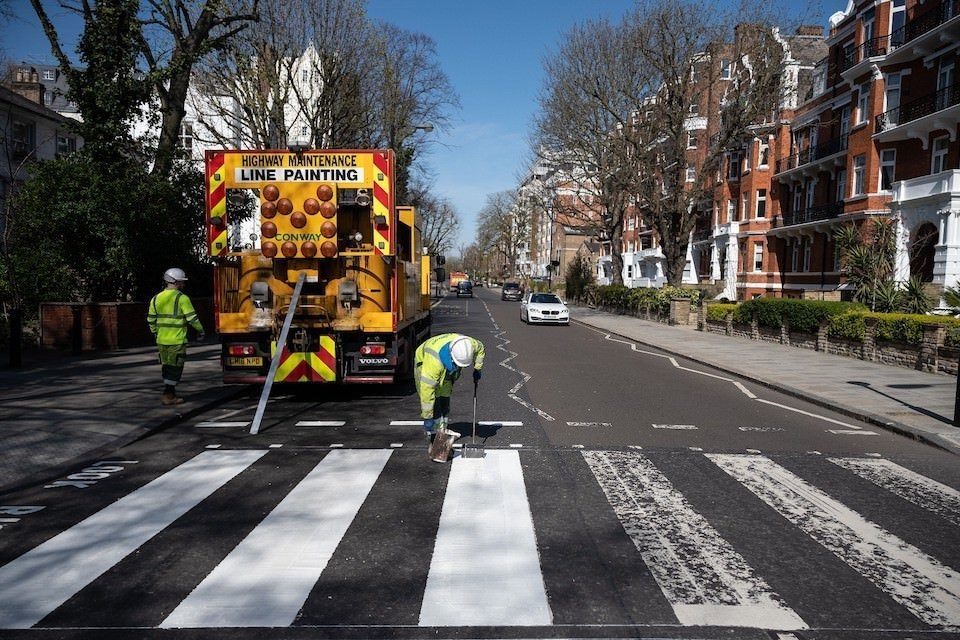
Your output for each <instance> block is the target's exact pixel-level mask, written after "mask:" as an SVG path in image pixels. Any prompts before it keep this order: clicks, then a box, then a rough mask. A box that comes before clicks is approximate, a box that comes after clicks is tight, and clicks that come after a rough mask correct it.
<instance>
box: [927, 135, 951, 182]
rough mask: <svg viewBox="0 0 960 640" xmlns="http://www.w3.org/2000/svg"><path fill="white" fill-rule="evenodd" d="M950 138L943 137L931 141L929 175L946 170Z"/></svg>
mask: <svg viewBox="0 0 960 640" xmlns="http://www.w3.org/2000/svg"><path fill="white" fill-rule="evenodd" d="M949 144H950V138H948V137H947V136H943V137H942V138H936V139H935V140H934V141H933V152H932V155H931V162H930V173H940V172H941V171H946V170H947V153H948V152H949V150H950V149H949V146H948V145H949Z"/></svg>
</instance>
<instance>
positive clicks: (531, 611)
mask: <svg viewBox="0 0 960 640" xmlns="http://www.w3.org/2000/svg"><path fill="white" fill-rule="evenodd" d="M551 623H552V614H551V612H550V605H549V603H548V602H547V593H546V587H545V586H544V583H543V576H542V574H541V571H540V557H539V555H538V553H537V541H536V537H535V535H534V530H533V516H532V515H531V513H530V505H529V503H528V502H527V493H526V488H525V486H524V482H523V471H522V469H521V467H520V454H519V452H517V451H487V453H486V456H485V457H483V458H454V461H453V465H452V467H451V469H450V479H449V481H448V484H447V493H446V496H445V497H444V501H443V509H442V511H441V513H440V528H439V530H438V531H437V539H436V546H435V547H434V550H433V558H432V559H431V561H430V573H429V574H428V576H427V586H426V590H425V591H424V594H423V604H422V608H421V609H420V626H455V627H459V626H517V625H519V626H530V625H549V624H551Z"/></svg>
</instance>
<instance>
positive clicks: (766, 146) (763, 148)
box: [757, 136, 770, 167]
mask: <svg viewBox="0 0 960 640" xmlns="http://www.w3.org/2000/svg"><path fill="white" fill-rule="evenodd" d="M757 162H758V163H759V164H758V166H760V167H765V166H767V164H768V163H769V162H770V138H767V137H766V136H764V137H763V138H760V153H759V154H758V160H757Z"/></svg>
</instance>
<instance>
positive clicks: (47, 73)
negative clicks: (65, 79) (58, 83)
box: [43, 69, 57, 80]
mask: <svg viewBox="0 0 960 640" xmlns="http://www.w3.org/2000/svg"><path fill="white" fill-rule="evenodd" d="M43 79H44V80H56V79H57V74H56V72H55V71H54V70H53V69H44V70H43Z"/></svg>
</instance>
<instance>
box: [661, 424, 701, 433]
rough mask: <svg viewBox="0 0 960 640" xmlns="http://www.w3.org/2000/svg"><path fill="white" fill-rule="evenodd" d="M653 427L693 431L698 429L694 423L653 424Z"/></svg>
mask: <svg viewBox="0 0 960 640" xmlns="http://www.w3.org/2000/svg"><path fill="white" fill-rule="evenodd" d="M653 428H654V429H673V430H675V431H695V430H697V429H698V427H697V425H695V424H654V425H653Z"/></svg>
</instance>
